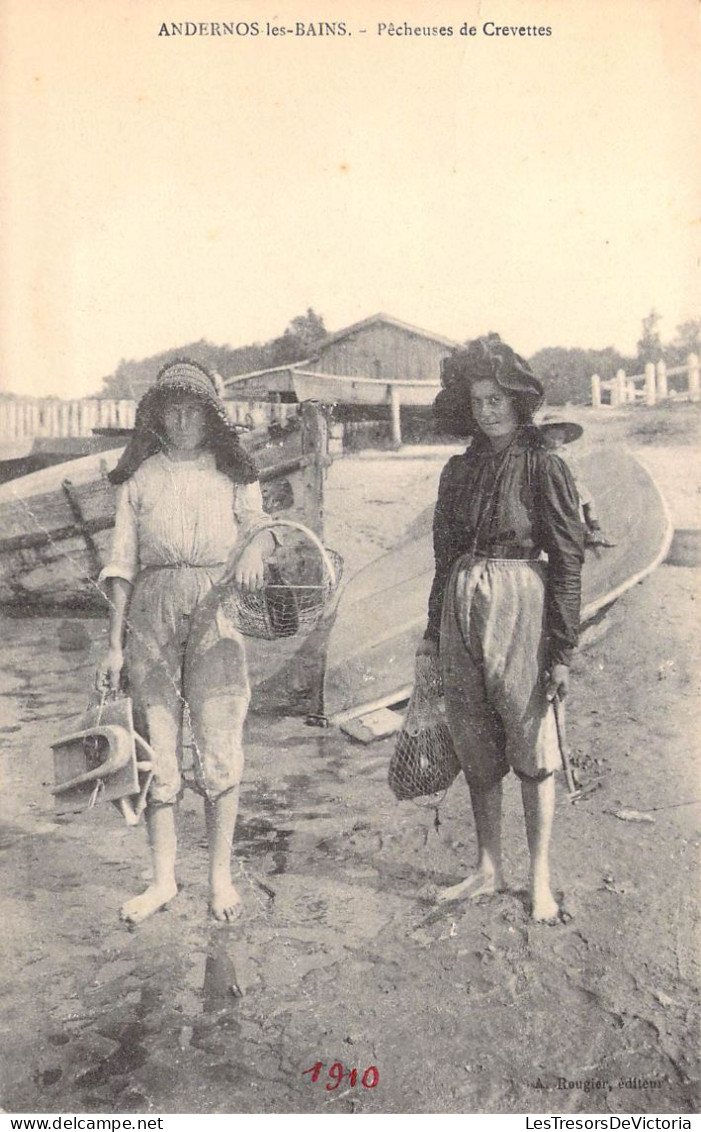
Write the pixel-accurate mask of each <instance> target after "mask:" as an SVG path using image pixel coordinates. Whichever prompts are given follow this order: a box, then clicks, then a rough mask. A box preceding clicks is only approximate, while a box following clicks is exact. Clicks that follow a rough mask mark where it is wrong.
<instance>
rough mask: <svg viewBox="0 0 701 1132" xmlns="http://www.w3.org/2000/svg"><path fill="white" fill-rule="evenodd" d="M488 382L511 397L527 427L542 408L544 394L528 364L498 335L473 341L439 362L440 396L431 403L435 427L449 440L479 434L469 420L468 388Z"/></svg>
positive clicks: (470, 411) (471, 417)
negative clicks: (445, 434) (488, 380)
mask: <svg viewBox="0 0 701 1132" xmlns="http://www.w3.org/2000/svg"><path fill="white" fill-rule="evenodd" d="M485 379H491V380H492V381H496V383H497V385H499V386H501V388H502V389H505V390H507V392H509V393H512V394H514V398H515V403H516V407H517V410H518V414H519V420H520V422H521V423H522V424H526V423H529V422H530V421H531V420H532V418H533V414H534V413H535V412H536V410H537V409H539V408H540V406H541V405H542V404H543V400H544V398H545V390H544V388H543V385H542V383H541V382H540V381H539V380H538V378H537V377H536V375H535V374H534V373H533V370H532V369H531V367H530V366H529V365H528V362H527V361H526V360H525V359H524V358H522V357H521V356H520V354H517V353H516V351H515V350H512V349H511V347H510V346H507V345H506V343H505V342H502V340H501V338H500V337H499V335H498V334H489V335H487V336H486V337H484V338H475V339H474V340H473V341H472V342H468V343H467V345H466V346H463V347H460V348H458V349H455V350H453V351H452V353H450V354H448V355H447V357H445V358H443V361H442V362H441V385H442V386H443V388H442V390H441V392H440V393H439V394H438V396H437V397H436V399H435V401H434V403H433V413H434V419H435V422H436V427H437V428H438V430H439V431H440V432H446V433H449V434H450V435H452V436H464V437H467V436H473V435H474V434H475V432H479V429H478V426H477V424H476V423H475V421H474V419H473V416H472V406H471V403H470V386H471V385H472V383H473V382H475V381H482V380H485Z"/></svg>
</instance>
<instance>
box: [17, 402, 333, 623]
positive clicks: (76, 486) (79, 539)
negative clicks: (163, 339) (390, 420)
mask: <svg viewBox="0 0 701 1132" xmlns="http://www.w3.org/2000/svg"><path fill="white" fill-rule="evenodd" d="M244 442H245V441H244ZM247 446H251V447H254V449H255V456H256V459H257V461H258V464H259V467H260V468H261V484H262V489H263V497H264V500H265V503H266V508H267V510H268V511H269V512H270V513H271V514H283V515H285V516H286V517H289V518H295V519H297V520H298V521H300V522H303V523H305V524H306V525H307V526H309V527H311V528H312V529H313V530H315V531H320V530H321V524H322V517H323V479H324V474H325V467H326V463H327V455H326V452H327V441H326V424H325V420H324V418H323V416H322V414H321V413H320V412H319V411H318V410H316V409H314V408H313V407H312V406H308V407H304V409H303V411H302V420H301V424H300V427H299V428H298V429H293V430H291V431H290V432H289V433H287V434H285V435H283V436H282V437H281V438H280V440H279V441H277V442H275V443H268V444H266V445H265V446H259V447H257V448H256V447H255V445H253V444H252V443H251V441H250V440H249V441H248V445H247ZM122 451H123V448H122V447H119V448H113V449H112V450H110V451H107V452H100V453H95V454H93V455H90V456H85V457H83V458H81V459H74V460H71V461H69V462H67V463H63V464H59V465H56V466H54V467H49V468H45V469H43V470H42V471H38V472H34V473H33V474H31V475H28V476H22V477H21V478H19V479H16V480H13V481H11V482H10V483H6V484H4V485H2V487H0V531H2V536H1V537H0V607H3V608H4V609H6V610H8V611H16V612H22V613H34V612H47V611H52V610H58V609H73V610H81V611H85V612H91V611H99V612H104V611H105V600H104V596H103V595H102V592H101V591H100V589H99V587H98V586H97V576H98V574H99V572H100V570H101V569H102V567H103V566H104V565H105V563H106V562H107V556H108V554H109V550H110V543H111V532H112V527H113V526H114V511H115V489H114V488H113V487H112V485H111V484H110V482H109V480H108V479H107V473H108V472H109V471H111V469H112V468H113V467H114V466H115V464H116V463H117V460H118V459H119V456H120V454H121V452H122Z"/></svg>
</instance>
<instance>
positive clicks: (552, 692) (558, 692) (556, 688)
mask: <svg viewBox="0 0 701 1132" xmlns="http://www.w3.org/2000/svg"><path fill="white" fill-rule="evenodd" d="M569 686H570V670H569V668H568V667H567V665H566V664H553V666H552V668H551V669H550V672H549V673H548V682H547V684H546V686H545V697H546V699H548V700H550V701H552V700H554V699H555V697H556V696H557V698H558V699H559V700H564V698H565V696H566V695H567V692H568V689H569Z"/></svg>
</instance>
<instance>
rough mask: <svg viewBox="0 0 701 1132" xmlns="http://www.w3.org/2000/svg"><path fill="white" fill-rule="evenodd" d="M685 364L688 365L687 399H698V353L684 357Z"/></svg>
mask: <svg viewBox="0 0 701 1132" xmlns="http://www.w3.org/2000/svg"><path fill="white" fill-rule="evenodd" d="M686 364H687V366H688V367H689V369H688V374H689V400H690V401H698V400H699V358H698V354H689V357H688V358H687V359H686Z"/></svg>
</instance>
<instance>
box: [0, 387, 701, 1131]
mask: <svg viewBox="0 0 701 1132" xmlns="http://www.w3.org/2000/svg"><path fill="white" fill-rule="evenodd" d="M675 408H676V407H675ZM693 408H694V407H692V406H688V407H687V410H686V411H683V412H682V413H673V414H671V415H670V419H672V420H673V422H674V423H675V427H674V428H672V429H669V430H665V429H662V430H661V431H660V430H659V429H658V430H657V431H655V430H654V429H651V431H650V434H649V435H648V434H645V433H644V432H643V433H641V432H640V427H641V424H644V423H645V421H646V420H647V419H648V418H646V417H644V416H643V415H641V416H639V417H637V418H636V420H635V422H634V426H633V427H631V417H630V416H629V415H628V416H626V415H625V414H619V415H616V416H614V415H613V414H611V415H610V416H609V417H606V416H605V414H604V416H603V417H602V415H601V414H598V415H597V414H594V413H592V412H590V413H589V414H588V415H587V411H586V410H577V411H576V412H573V413H572V414H570V415H571V416H572V417H573V419H575V418H576V419H580V420H582V421H584V420H586V424H587V426H588V427H591V428H592V429H599V428H606V429H610V433H611V436H612V438H614V437H615V438H616V439H618V440H621V441H624V440H625V441H626V442H627V443H628V444H629V445H630V446H631V447H632V448H633V450H634V451H635V453H636V454H638V455H639V456H640V458H641V460H642V462H643V463H644V464H645V466H646V467H648V469H649V470H650V472H651V473H652V475H653V476H654V477H655V479H656V481H657V482H658V484H659V486H660V488H661V490H662V492H663V494H664V495H665V498H666V500H667V503H668V506H669V508H670V512H671V514H672V518H673V522H674V525H675V527H677V528H679V529H680V530H685V531H690V530H691V531H693V530H697V529H699V528H701V517H700V516H699V479H700V477H699V472H698V454H697V453H698V447H697V444H696V445H695V442H694V441H695V438H696V439H697V431H696V430H697V424H696V417H697V415H698V414H696V413H695V412H693V411H692V410H693ZM559 415H564V414H563V413H561V414H559ZM655 419H657V418H655ZM665 419H666V418H665ZM636 429H637V431H635V430H636ZM457 450H459V446H456V447H454V448H453V449H448V448H430V447H428V448H421V449H405V450H403V451H401V452H399V453H396V454H392V453H378V452H369V453H359V454H357V455H355V456H352V457H345V458H343V459H341V460H339V461H337V462H336V463H335V464H334V465H333V466H332V468H331V469H330V474H329V482H328V493H327V531H326V535H327V541H328V543H329V545H331V546H334V547H336V548H337V549H339V550H340V551H341V552H342V553H343V555H344V558H345V560H346V568H347V571H348V576H352V574H353V573H355V572H356V571H357V570H358V569H360V568H361V567H362V566H363V565H364V564H365V563H367V562H369V561H371V560H372V559H373V558H375V557H377V556H379V555H380V554H381V553H382V552H383V551H385V550H387V549H390V548H391V547H392V546H393V545H395V544H396V542H397V541H398V540H399V539H400V538H401V537H402V536H403V534H404V532H405V530H406V528H407V526H408V525H409V524H410V523H411V521H412V518H413V517H414V516H415V515H416V514H417V513H418V512H419V511H421V510H422V509H423V508H425V507H426V506H428V505H429V504H430V503H431V502H432V501H433V499H434V498H435V491H436V485H437V481H438V475H439V473H440V469H441V467H442V465H443V463H444V462H445V460H446V458H447V455H448V454H449V453H450V451H457ZM682 557H683V556H682ZM692 558H693V556H692ZM670 561H678V559H675V558H674V556H672V557H671V559H670ZM699 600H700V599H699V568H698V566H695V565H663V566H661V567H660V568H659V569H658V570H657V571H656V572H655V573H654V574H653V575H651V576H650V577H649V578H647V579H646V580H645V581H644V582H642V583H641V584H640V585H637V586H635V587H634V588H633V589H632V590H631V591H630V592H629V593H628V594H626V595H625V596H624V597H623V598H622V599H621V600H620V601H618V602H617V603H616V604H615V605H614V606H613V608H612V609H611V610H610V611H609V613H608V614H607V616H606V617H605V619H604V620H603V621H602V622H601V623H600V625H599V626H598V628H597V632H596V633H595V634H592V635H591V637H590V639H589V640H588V641H587V644H586V647H585V648H583V649H582V651H581V652H580V653H579V654H578V656H577V658H576V663H575V667H574V674H573V690H572V694H571V707H570V715H569V739H570V745H571V747H572V751H573V755H574V760H575V762H576V763H577V765H578V767H579V770H580V774H581V777H582V778H583V779H584V780H585V781H587V782H591V783H594V782H595V781H597V782H598V788H597V789H595V790H593V791H592V792H591V793H590V794H589V795H588V797H587V798H586V799H584V800H582V801H581V802H580V803H578V804H577V805H575V806H573V805H571V803H570V802H569V801H568V800H567V798H566V795H565V793H564V790H560V792H559V796H558V803H557V812H556V818H555V833H554V847H553V850H554V851H553V858H554V879H555V885H556V888H557V890H558V891H560V892H564V893H565V894H566V897H567V902H568V906H569V907H571V909H572V911H573V912H574V913H575V915H574V919H573V920H572V921H571V922H570V923H568V924H567V925H563V926H561V927H558V928H551V927H547V926H536V925H534V924H532V923H531V922H530V921H529V919H528V912H527V898H526V882H527V852H526V845H525V835H524V831H523V823H522V817H521V812H520V799H519V796H518V790H517V784H516V782H515V780H513V779H510V780H508V781H507V786H506V791H505V829H506V844H505V857H506V866H507V877H508V883H509V888H508V890H507V891H506V892H505V893H502V894H500V895H498V896H497V897H494V898H492V899H491V900H486V901H484V902H482V903H479V904H476V905H465V904H454V905H442V906H440V907H439V908H438V907H435V906H433V905H432V904H431V903H430V902H429V901H428V899H427V898H426V895H425V894H426V892H427V891H428V886H430V885H431V884H436V883H438V884H450V883H453V882H454V881H456V880H458V879H459V878H460V877H461V875H463V874H464V872H465V870H466V869H468V868H469V866H470V865H471V863H472V860H473V856H474V848H475V838H474V830H473V826H472V820H471V817H470V816H469V803H468V794H467V790H466V787H465V785H464V783H462V782H459V783H456V784H455V785H454V786H453V787H452V788H451V790H450V791H449V792H448V794H447V796H446V798H445V800H444V801H443V803H442V804H441V806H440V810H439V815H438V816H439V824H438V827H436V811H435V808H430V807H427V806H423V805H421V804H414V803H398V802H396V801H395V800H394V798H393V796H392V795H391V793H390V792H389V790H388V788H387V785H386V774H387V764H388V760H389V756H390V753H391V750H392V740H391V739H389V740H383V741H380V742H377V743H374V744H371V745H369V746H363V745H361V744H356V743H353V742H352V741H351V740H350V739H348V738H347V737H346V736H344V735H343V734H342V733H340V732H337V731H335V730H331V729H329V730H323V729H315V728H310V727H308V726H306V725H305V723H304V722H303V720H302V719H300V718H294V719H286V718H273V717H270V716H266V715H265V713H263V712H260V711H257V712H256V713H254V714H253V715H252V716H251V717H250V719H249V723H248V732H247V765H246V772H245V780H244V786H243V791H242V801H241V814H240V819H239V823H238V826H237V831H236V840H235V860H236V866H235V871H236V874H237V878H238V879H237V884H238V885H239V887H240V891H241V893H242V896H243V902H244V912H245V914H244V916H243V918H242V919H241V920H240V921H239V922H237V923H236V924H234V925H233V926H231V927H221V926H217V925H214V924H213V923H212V922H211V921H209V920H208V916H207V910H206V885H205V879H206V843H205V837H204V823H203V818H202V814H201V804H200V802H199V800H198V799H197V798H196V796H195V795H194V794H193V793H192V792H189V791H187V792H186V794H185V799H184V802H183V804H182V807H181V813H180V842H181V851H180V866H179V879H180V883H181V891H180V893H179V895H178V897H177V899H176V900H175V901H173V903H172V904H171V906H170V907H169V908H168V910H167V911H164V912H162V913H160V914H158V915H156V916H154V917H153V918H152V919H150V920H149V921H147V922H146V923H144V924H143V925H141V926H140V927H139V928H138V929H137V930H132V931H130V930H128V929H127V928H126V927H125V926H124V925H122V924H120V922H119V920H118V908H119V906H120V903H121V901H122V900H123V898H124V897H125V895H128V894H130V893H131V892H135V891H137V890H138V889H139V886H140V885H143V882H144V877H145V876H147V875H148V854H147V849H146V839H145V833H144V830H143V828H139V829H136V830H131V829H128V828H126V826H124V824H122V823H120V819H119V817H118V815H117V814H116V812H115V811H114V810H113V809H112V808H108V809H99V808H96V809H93V810H92V811H91V812H89V813H84V814H81V815H77V816H75V817H70V818H69V817H61V818H58V817H56V816H55V814H54V812H53V809H52V802H51V796H50V786H51V785H52V781H53V770H52V758H51V751H50V748H49V743H50V741H51V740H52V739H54V738H56V737H57V736H58V735H60V734H61V733H63V732H65V731H67V730H70V727H71V722H72V721H74V720H75V719H76V717H77V716H78V715H79V714H80V712H81V710H82V707H83V705H84V702H85V699H86V695H87V690H88V688H89V686H90V683H91V681H92V674H93V671H94V666H95V661H96V658H97V656H98V654H99V651H100V649H101V647H102V644H103V642H104V637H105V624H104V623H103V622H102V621H99V620H85V621H78V620H76V621H71V622H69V623H68V622H65V621H63V620H62V619H35V620H24V621H22V620H8V619H2V620H1V621H0V626H1V628H2V633H3V638H4V650H3V652H4V664H3V668H2V672H1V674H0V693H1V695H2V701H1V702H2V704H3V707H2V715H1V717H0V734H1V735H2V738H3V749H2V756H1V758H2V762H1V766H2V781H3V787H4V788H3V800H2V835H1V837H2V840H1V842H0V844H1V847H2V854H1V855H0V870H1V871H2V904H1V912H0V914H1V915H2V918H3V924H4V927H3V931H2V933H0V940H1V946H2V990H3V995H4V1001H5V1011H4V1018H3V1023H2V1027H3V1050H4V1056H3V1059H2V1068H1V1069H0V1106H2V1108H3V1109H4V1110H5V1111H7V1112H39V1113H59V1112H63V1113H69V1112H95V1113H100V1112H117V1113H120V1112H122V1113H128V1112H150V1113H170V1112H218V1113H255V1112H271V1113H290V1112H299V1113H323V1112H329V1111H331V1112H340V1113H351V1112H356V1113H424V1112H425V1113H429V1112H435V1113H451V1112H452V1113H471V1112H485V1113H489V1112H545V1111H549V1112H556V1113H578V1112H587V1113H601V1114H606V1113H634V1114H635V1113H650V1112H657V1113H677V1114H682V1113H689V1112H692V1111H694V1110H695V1108H696V1105H697V1103H698V1062H697V1060H696V1054H695V1051H696V1049H697V1041H698V1001H697V990H696V988H697V987H698V955H699V949H698V942H699V939H698V908H697V906H696V902H695V898H694V894H695V891H696V889H697V884H696V882H697V880H698V860H697V849H698V815H699V804H698V803H699V801H701V791H699V785H698V773H697V769H696V766H695V760H696V757H697V753H698V740H697V738H696V736H697V730H698V728H697V726H696V717H697V712H698V675H699V671H701V667H700V665H699V659H700V657H699V643H698V642H699V632H698V628H699V615H698V604H699ZM66 625H68V626H69V627H68V628H66ZM622 810H623V811H625V810H628V811H633V812H635V813H637V817H636V818H635V819H634V820H621V818H619V817H617V816H615V811H622ZM319 1062H320V1063H321V1066H322V1068H321V1069H320V1070H319V1072H318V1074H312V1073H309V1072H306V1071H307V1070H310V1069H312V1068H313V1067H314V1066H315V1065H316V1064H317V1063H319ZM334 1063H340V1065H341V1066H343V1068H344V1074H343V1078H342V1080H341V1082H340V1084H338V1087H333V1086H336V1084H337V1081H336V1078H337V1077H338V1076H339V1074H338V1072H337V1071H334V1073H333V1075H332V1076H331V1077H330V1076H329V1070H330V1068H331V1066H332V1065H333V1064H334ZM373 1066H374V1067H375V1070H376V1072H375V1073H371V1072H366V1071H369V1070H370V1067H373ZM353 1069H356V1070H357V1074H356V1075H355V1077H353V1075H352V1074H351V1071H352V1070H353ZM315 1076H316V1078H317V1079H316V1080H314V1077H315ZM363 1081H365V1084H363Z"/></svg>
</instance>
